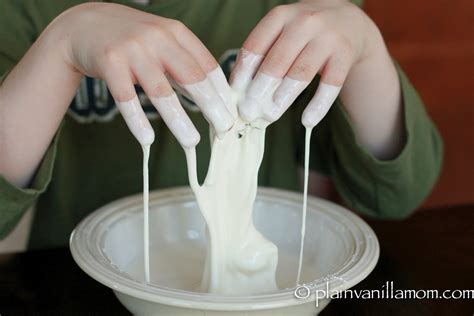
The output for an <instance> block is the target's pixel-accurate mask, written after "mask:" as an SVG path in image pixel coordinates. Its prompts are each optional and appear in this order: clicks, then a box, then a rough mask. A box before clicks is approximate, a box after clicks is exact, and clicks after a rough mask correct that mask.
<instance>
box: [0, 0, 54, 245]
mask: <svg viewBox="0 0 474 316" xmlns="http://www.w3.org/2000/svg"><path fill="white" fill-rule="evenodd" d="M33 4H34V3H33V2H32V1H13V0H4V1H0V84H1V83H2V82H3V80H4V79H5V78H6V76H7V74H8V72H9V70H11V69H12V68H13V67H14V66H15V64H16V63H17V62H18V61H19V60H20V59H21V58H22V56H23V55H24V54H25V52H26V51H27V50H28V48H29V47H30V46H31V44H32V43H33V41H34V40H35V39H36V38H37V36H38V32H39V29H41V28H42V26H44V24H45V23H47V21H42V20H41V17H42V15H41V14H39V11H38V10H36V11H34V10H30V8H28V6H31V5H33ZM32 12H36V14H37V15H34V14H32ZM58 134H59V133H58ZM58 134H57V135H56V136H55V138H54V139H53V141H52V143H51V145H50V147H49V149H48V151H47V152H46V154H45V156H44V157H43V160H42V162H41V164H40V166H39V167H38V169H37V172H36V174H35V176H34V178H33V179H32V181H31V184H30V186H29V187H28V188H25V189H21V188H18V187H16V186H14V185H13V184H12V183H10V182H8V181H7V180H6V179H5V178H4V177H3V175H1V174H0V239H3V238H5V237H6V236H7V235H8V234H9V233H10V231H11V230H12V229H13V228H14V227H15V225H16V224H17V223H18V221H19V220H20V219H21V217H22V216H23V214H24V213H25V211H26V210H27V209H28V208H30V207H31V206H32V205H33V204H34V202H35V200H36V199H37V197H38V196H39V195H40V194H41V193H42V192H43V191H44V190H45V189H46V187H47V186H48V183H49V181H50V179H51V174H52V170H53V164H54V160H55V155H56V147H57V145H56V144H57V140H58V137H59V136H58Z"/></svg>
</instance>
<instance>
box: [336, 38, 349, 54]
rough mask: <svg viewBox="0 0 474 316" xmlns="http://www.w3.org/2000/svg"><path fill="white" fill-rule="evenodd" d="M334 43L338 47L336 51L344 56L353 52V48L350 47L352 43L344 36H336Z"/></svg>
mask: <svg viewBox="0 0 474 316" xmlns="http://www.w3.org/2000/svg"><path fill="white" fill-rule="evenodd" d="M335 40H336V43H337V46H338V49H339V50H340V52H341V53H343V54H344V55H351V54H352V53H353V51H354V46H353V45H352V42H351V40H350V39H348V38H347V37H346V36H342V35H339V34H338V35H336V39H335Z"/></svg>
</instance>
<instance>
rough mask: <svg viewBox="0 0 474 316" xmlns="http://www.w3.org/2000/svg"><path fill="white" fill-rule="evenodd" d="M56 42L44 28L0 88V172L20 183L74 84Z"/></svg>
mask: <svg viewBox="0 0 474 316" xmlns="http://www.w3.org/2000/svg"><path fill="white" fill-rule="evenodd" d="M53 24H54V22H53ZM60 42H61V38H60V35H59V34H58V33H56V32H55V31H54V30H53V26H50V27H48V28H47V29H46V30H45V32H43V34H42V35H41V36H40V37H39V38H38V40H37V41H36V42H35V43H34V44H33V45H32V47H31V48H30V49H29V51H28V52H27V53H26V54H25V56H24V57H23V58H22V59H21V60H20V62H19V63H18V64H17V65H16V67H15V68H14V69H13V70H12V71H11V72H10V73H9V75H8V76H7V78H6V79H5V81H4V82H3V84H2V85H1V86H0V174H1V175H3V176H4V177H5V178H6V179H7V180H9V181H10V182H12V183H14V184H15V185H18V186H20V187H25V186H27V185H28V184H29V182H30V180H31V178H32V176H33V174H34V172H35V170H36V168H37V167H38V165H39V163H40V162H41V159H42V157H43V155H44V153H45V152H46V150H47V148H48V146H49V144H50V142H51V140H52V138H53V136H54V134H55V132H56V130H57V129H58V127H59V125H60V123H61V120H62V118H63V116H64V114H65V112H66V110H67V108H68V105H69V103H70V102H71V100H72V98H73V97H74V94H75V91H76V89H77V87H78V85H79V83H80V79H81V75H80V74H79V73H77V72H75V71H74V70H73V69H72V67H70V66H68V65H67V63H66V62H65V61H64V57H63V56H64V54H63V51H62V49H61V47H62V46H61V44H60Z"/></svg>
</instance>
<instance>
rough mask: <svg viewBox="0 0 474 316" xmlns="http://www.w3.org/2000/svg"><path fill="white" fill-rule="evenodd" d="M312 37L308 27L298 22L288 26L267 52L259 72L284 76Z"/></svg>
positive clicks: (279, 76)
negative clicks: (301, 25)
mask: <svg viewBox="0 0 474 316" xmlns="http://www.w3.org/2000/svg"><path fill="white" fill-rule="evenodd" d="M310 39H311V33H310V32H308V28H304V29H301V28H300V27H299V26H298V25H297V24H296V23H293V24H290V25H288V26H286V27H285V28H284V29H283V31H282V32H281V34H280V36H279V37H278V39H277V40H276V42H275V43H274V44H273V45H272V47H271V48H270V49H269V50H268V52H266V54H265V59H264V60H263V62H262V64H261V65H260V68H259V69H258V71H259V72H263V73H266V74H267V75H270V76H274V77H278V78H282V77H283V76H284V75H285V74H286V73H287V72H288V70H289V69H290V67H291V65H292V64H293V62H294V61H295V59H296V58H297V57H298V55H300V53H301V52H302V50H303V49H304V48H305V47H306V45H307V44H308V42H309V41H310Z"/></svg>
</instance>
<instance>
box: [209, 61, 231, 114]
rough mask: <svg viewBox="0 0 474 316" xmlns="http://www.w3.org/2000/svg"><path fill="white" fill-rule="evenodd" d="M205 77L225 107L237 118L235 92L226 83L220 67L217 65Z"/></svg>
mask: <svg viewBox="0 0 474 316" xmlns="http://www.w3.org/2000/svg"><path fill="white" fill-rule="evenodd" d="M207 77H208V78H209V79H210V80H211V82H212V84H213V85H214V88H215V89H216V91H217V94H219V96H220V97H221V98H222V100H224V103H225V105H226V107H227V110H228V111H229V112H230V114H231V115H232V116H233V117H234V119H236V118H237V116H238V113H237V93H236V92H235V91H233V90H232V89H231V87H230V86H229V84H228V83H227V78H226V77H225V74H224V72H223V71H222V68H221V67H217V68H216V69H214V70H213V71H211V72H209V73H208V74H207Z"/></svg>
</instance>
